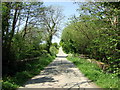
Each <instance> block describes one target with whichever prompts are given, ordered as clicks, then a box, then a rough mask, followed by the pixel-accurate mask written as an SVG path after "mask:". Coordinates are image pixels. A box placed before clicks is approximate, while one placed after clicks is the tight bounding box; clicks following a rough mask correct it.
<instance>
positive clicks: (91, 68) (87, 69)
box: [68, 56, 119, 88]
mask: <svg viewBox="0 0 120 90" xmlns="http://www.w3.org/2000/svg"><path fill="white" fill-rule="evenodd" d="M68 60H70V61H72V62H73V63H74V64H75V65H76V66H77V67H78V68H79V70H80V71H81V72H82V73H83V74H84V75H85V76H86V77H88V78H89V79H90V80H92V81H93V82H95V83H96V84H97V85H98V86H100V87H101V88H119V87H118V86H119V78H118V77H117V76H116V75H115V74H112V73H105V72H103V71H102V70H101V69H100V68H99V67H98V66H97V65H96V64H93V63H90V62H88V61H87V60H86V59H81V58H78V57H72V56H69V57H68Z"/></svg>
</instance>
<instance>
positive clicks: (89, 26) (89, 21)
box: [60, 2, 120, 75]
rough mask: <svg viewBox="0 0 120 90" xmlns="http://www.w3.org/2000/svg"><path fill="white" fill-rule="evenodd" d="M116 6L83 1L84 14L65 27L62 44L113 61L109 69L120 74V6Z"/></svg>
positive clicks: (81, 9) (65, 47) (69, 51)
mask: <svg viewBox="0 0 120 90" xmlns="http://www.w3.org/2000/svg"><path fill="white" fill-rule="evenodd" d="M109 5H110V6H109ZM111 5H112V6H111ZM114 5H115V7H116V6H117V5H118V4H116V3H94V2H91V3H81V7H80V9H78V10H79V13H80V16H79V17H72V18H71V21H70V23H69V24H68V25H67V27H65V28H64V30H63V32H62V37H61V42H60V45H61V46H62V47H63V50H64V51H65V52H66V53H78V54H87V55H89V57H90V58H95V59H96V60H99V61H102V62H104V63H107V64H109V65H110V68H109V70H108V72H111V73H116V74H118V75H119V70H118V68H119V66H120V64H119V61H120V60H119V58H120V48H119V47H120V42H119V39H120V37H119V28H120V25H119V23H120V22H119V18H118V17H119V14H118V12H119V8H114ZM103 8H104V9H105V10H104V9H103ZM106 9H110V10H109V11H108V12H107V11H106ZM111 12H114V14H113V13H111ZM111 20H112V21H111ZM115 20H117V21H116V22H117V24H116V23H115Z"/></svg>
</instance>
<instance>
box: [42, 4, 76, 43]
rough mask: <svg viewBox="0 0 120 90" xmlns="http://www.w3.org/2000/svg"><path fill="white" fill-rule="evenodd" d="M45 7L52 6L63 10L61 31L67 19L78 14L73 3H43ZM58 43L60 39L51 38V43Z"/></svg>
mask: <svg viewBox="0 0 120 90" xmlns="http://www.w3.org/2000/svg"><path fill="white" fill-rule="evenodd" d="M44 5H45V6H49V5H53V6H60V7H61V8H62V9H63V15H64V16H65V18H64V20H63V24H62V28H61V29H63V28H64V27H65V23H66V22H67V21H68V18H70V17H71V16H73V15H77V16H78V12H77V11H76V9H78V5H77V4H73V2H44ZM59 41H60V37H59V38H58V37H55V36H54V37H53V40H52V42H53V43H54V42H57V43H59Z"/></svg>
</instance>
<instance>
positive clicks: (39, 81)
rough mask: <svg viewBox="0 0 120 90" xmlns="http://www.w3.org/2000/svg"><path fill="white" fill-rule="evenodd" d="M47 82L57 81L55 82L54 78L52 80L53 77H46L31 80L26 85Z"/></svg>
mask: <svg viewBox="0 0 120 90" xmlns="http://www.w3.org/2000/svg"><path fill="white" fill-rule="evenodd" d="M45 82H56V80H54V78H52V77H47V76H45V77H40V78H35V79H31V80H30V81H28V82H26V84H25V85H27V84H36V83H45ZM25 85H24V86H25Z"/></svg>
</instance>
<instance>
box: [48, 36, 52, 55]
mask: <svg viewBox="0 0 120 90" xmlns="http://www.w3.org/2000/svg"><path fill="white" fill-rule="evenodd" d="M51 45H52V34H50V35H49V38H48V40H47V51H48V53H49V54H50V55H51V52H50V47H51Z"/></svg>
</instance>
